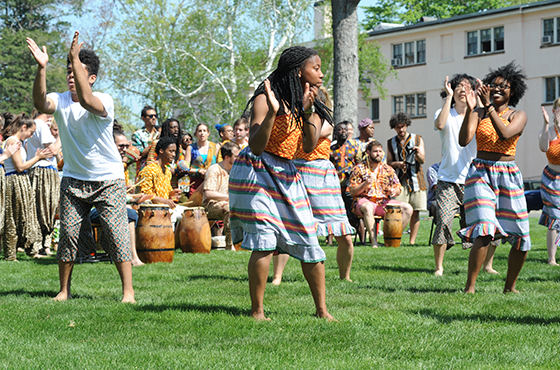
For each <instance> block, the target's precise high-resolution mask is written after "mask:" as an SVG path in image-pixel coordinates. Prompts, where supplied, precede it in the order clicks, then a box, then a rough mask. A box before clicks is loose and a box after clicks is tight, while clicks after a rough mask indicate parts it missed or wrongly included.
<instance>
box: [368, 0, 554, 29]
mask: <svg viewBox="0 0 560 370" xmlns="http://www.w3.org/2000/svg"><path fill="white" fill-rule="evenodd" d="M554 4H560V0H546V1H539V2H537V3H529V4H521V5H513V6H508V7H506V8H500V9H492V10H485V11H482V12H478V13H471V14H463V15H457V16H455V17H451V18H445V19H436V20H431V21H426V20H424V21H420V22H418V23H415V24H411V25H408V26H402V27H394V24H392V25H393V27H379V28H378V27H375V28H374V29H373V30H371V31H367V34H368V35H369V36H377V35H384V34H389V33H396V32H403V31H407V30H410V29H416V28H422V27H431V26H435V25H438V24H444V23H453V22H460V21H463V20H466V19H471V18H478V17H487V16H492V15H496V14H500V13H508V12H515V11H522V10H524V9H533V8H540V7H545V6H548V5H554ZM422 18H424V17H422ZM426 18H428V17H426ZM428 19H429V18H428Z"/></svg>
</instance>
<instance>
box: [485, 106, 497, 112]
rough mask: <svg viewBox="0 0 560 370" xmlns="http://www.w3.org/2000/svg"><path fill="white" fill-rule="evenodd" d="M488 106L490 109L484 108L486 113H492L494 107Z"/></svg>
mask: <svg viewBox="0 0 560 370" xmlns="http://www.w3.org/2000/svg"><path fill="white" fill-rule="evenodd" d="M490 108H491V109H487V110H486V113H488V114H490V113H492V112H494V111H495V110H496V108H494V107H490Z"/></svg>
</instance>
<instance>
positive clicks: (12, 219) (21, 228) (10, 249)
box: [2, 113, 52, 261]
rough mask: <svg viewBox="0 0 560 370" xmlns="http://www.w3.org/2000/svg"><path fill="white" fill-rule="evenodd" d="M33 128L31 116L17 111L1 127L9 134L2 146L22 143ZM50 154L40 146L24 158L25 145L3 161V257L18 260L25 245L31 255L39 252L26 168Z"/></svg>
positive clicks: (33, 205) (5, 135)
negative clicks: (15, 114) (17, 113)
mask: <svg viewBox="0 0 560 370" xmlns="http://www.w3.org/2000/svg"><path fill="white" fill-rule="evenodd" d="M34 132H35V122H33V119H32V118H31V117H29V116H28V115H26V114H25V113H22V114H19V115H17V116H15V117H14V119H13V121H12V122H11V123H10V124H9V125H8V126H5V128H4V130H3V131H2V136H4V137H8V136H9V137H8V138H7V139H6V141H5V142H4V146H5V147H7V146H10V145H11V144H13V143H17V142H18V141H19V142H20V143H22V142H23V141H24V140H26V139H28V138H29V137H31V136H32V135H33V133H34ZM50 157H52V153H51V151H50V150H49V149H42V150H38V151H37V154H35V156H34V157H32V158H31V159H29V160H27V152H26V151H25V148H24V147H21V148H20V149H19V150H18V151H17V152H15V153H14V155H13V156H12V157H11V158H9V159H6V160H5V161H4V169H5V171H6V175H5V176H6V178H5V185H6V196H5V203H6V204H5V220H4V235H3V237H2V244H3V249H4V258H5V259H6V260H8V261H17V256H16V252H17V248H18V247H25V249H26V253H27V254H28V255H30V256H33V257H39V256H41V255H40V254H39V249H40V248H39V247H38V245H40V244H36V243H37V242H39V241H40V240H41V234H40V231H41V229H40V227H39V223H38V222H37V213H36V210H35V199H34V194H33V189H32V188H31V183H30V181H29V177H28V176H27V170H28V169H29V168H30V167H31V166H33V165H34V164H35V163H37V162H38V161H40V160H42V159H46V158H50Z"/></svg>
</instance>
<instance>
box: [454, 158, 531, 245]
mask: <svg viewBox="0 0 560 370" xmlns="http://www.w3.org/2000/svg"><path fill="white" fill-rule="evenodd" d="M464 204H465V212H466V216H467V217H466V218H467V227H466V228H464V229H461V230H459V231H458V232H457V234H458V235H459V237H461V239H462V240H463V241H467V242H474V240H475V239H476V238H477V237H479V236H487V235H491V236H492V237H493V240H498V239H502V243H505V242H509V243H510V244H511V245H512V246H513V247H514V248H515V249H517V250H520V251H524V252H525V251H528V250H530V249H531V238H530V235H529V215H528V213H527V202H526V201H525V194H524V190H523V176H522V175H521V171H519V168H518V167H517V165H516V164H515V162H501V161H488V160H483V159H478V158H475V159H473V161H472V163H471V166H470V168H469V173H468V175H467V181H466V183H465V197H464Z"/></svg>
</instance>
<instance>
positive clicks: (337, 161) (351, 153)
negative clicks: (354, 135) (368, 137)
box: [331, 140, 360, 182]
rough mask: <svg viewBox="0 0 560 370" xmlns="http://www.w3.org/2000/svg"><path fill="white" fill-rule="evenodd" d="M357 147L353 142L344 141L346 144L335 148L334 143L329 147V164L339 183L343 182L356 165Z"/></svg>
mask: <svg viewBox="0 0 560 370" xmlns="http://www.w3.org/2000/svg"><path fill="white" fill-rule="evenodd" d="M359 151H360V150H359V147H358V145H357V143H356V142H355V141H354V140H346V142H345V143H344V144H343V145H341V146H340V147H337V145H336V143H333V144H332V145H331V162H332V163H333V165H334V168H335V169H336V172H337V173H338V179H339V180H340V182H343V181H345V180H346V179H347V178H348V176H350V173H352V169H353V168H354V166H356V164H357V163H358V153H359Z"/></svg>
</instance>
